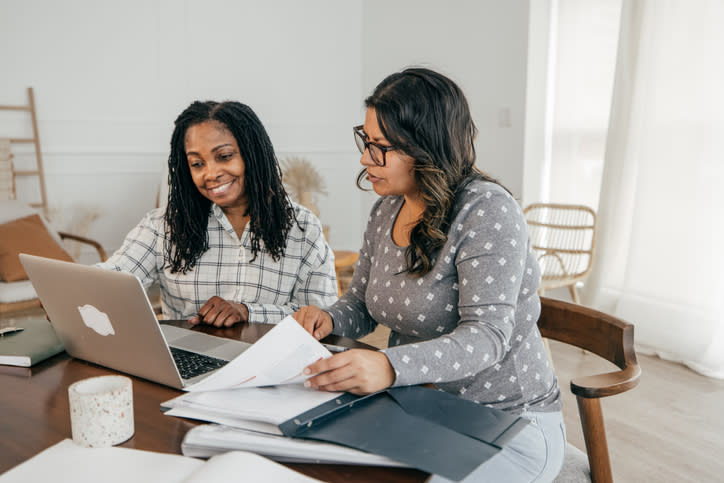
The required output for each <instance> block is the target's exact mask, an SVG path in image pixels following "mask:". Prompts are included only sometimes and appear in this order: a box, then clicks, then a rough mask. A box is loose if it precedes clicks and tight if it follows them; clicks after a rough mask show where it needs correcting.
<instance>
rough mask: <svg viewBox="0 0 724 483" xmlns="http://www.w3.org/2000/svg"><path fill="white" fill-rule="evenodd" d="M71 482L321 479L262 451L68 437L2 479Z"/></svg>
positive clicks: (304, 482) (8, 482)
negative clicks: (150, 447) (155, 447)
mask: <svg viewBox="0 0 724 483" xmlns="http://www.w3.org/2000/svg"><path fill="white" fill-rule="evenodd" d="M59 475H62V481H72V482H73V483H96V482H99V481H102V482H104V483H128V482H131V481H154V482H157V483H225V482H227V481H236V480H238V479H243V481H284V482H287V481H288V482H291V483H314V482H317V483H319V480H316V479H314V478H310V477H308V476H305V475H302V474H301V473H297V472H296V471H294V470H292V469H289V468H287V467H286V466H282V465H280V464H278V463H275V462H273V461H271V460H269V459H266V458H264V457H262V456H258V455H256V454H253V453H247V452H244V451H232V452H229V453H225V454H221V455H218V456H214V457H213V458H211V459H210V460H208V461H202V460H198V459H195V458H189V457H187V456H181V455H175V454H165V453H154V452H151V451H142V450H137V449H130V448H118V447H110V448H84V447H81V446H78V445H76V444H75V443H74V442H73V441H72V440H70V439H66V440H63V441H61V442H60V443H58V444H56V445H54V446H51V447H50V448H48V449H46V450H44V451H42V452H40V453H39V454H37V455H35V456H34V457H32V458H30V459H29V460H27V461H25V462H24V463H21V464H20V465H18V466H16V467H15V468H13V469H11V470H10V471H8V472H6V473H4V474H3V475H0V483H26V482H28V481H56V480H58V476H59Z"/></svg>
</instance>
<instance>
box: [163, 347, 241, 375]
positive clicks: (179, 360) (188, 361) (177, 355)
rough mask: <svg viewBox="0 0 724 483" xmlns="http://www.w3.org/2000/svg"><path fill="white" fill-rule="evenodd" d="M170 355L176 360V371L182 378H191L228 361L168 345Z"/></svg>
mask: <svg viewBox="0 0 724 483" xmlns="http://www.w3.org/2000/svg"><path fill="white" fill-rule="evenodd" d="M169 349H171V355H172V356H173V360H174V361H175V362H176V367H177V368H178V372H179V373H180V374H181V378H182V379H191V378H192V377H196V376H198V375H201V374H204V373H206V372H209V371H213V370H214V369H218V368H219V367H222V366H225V365H226V364H228V363H229V361H225V360H222V359H217V358H216V357H211V356H205V355H203V354H198V353H196V352H190V351H186V350H183V349H179V348H177V347H169Z"/></svg>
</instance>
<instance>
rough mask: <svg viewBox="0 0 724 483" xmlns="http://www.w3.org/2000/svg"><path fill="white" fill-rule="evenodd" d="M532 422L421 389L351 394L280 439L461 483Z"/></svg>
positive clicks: (288, 426) (298, 420)
mask: <svg viewBox="0 0 724 483" xmlns="http://www.w3.org/2000/svg"><path fill="white" fill-rule="evenodd" d="M528 423H529V421H528V420H527V419H524V418H520V417H516V416H513V415H510V414H508V413H506V412H504V411H501V410H498V409H493V408H489V407H487V406H484V405H481V404H476V403H474V402H472V401H468V400H465V399H461V398H458V397H456V396H453V395H452V394H448V393H446V392H442V391H437V390H434V389H429V388H426V387H421V386H408V387H399V388H391V389H388V390H386V391H383V392H379V393H375V394H372V395H369V396H354V395H352V394H349V393H345V394H344V395H342V396H340V397H338V398H335V399H333V400H331V401H328V402H326V403H324V404H321V405H319V406H317V407H315V408H313V409H311V410H309V411H306V412H304V413H302V414H299V415H297V416H295V417H294V418H292V419H290V420H287V421H285V422H284V423H282V424H280V425H279V429H281V431H282V433H283V434H284V435H286V436H291V437H295V438H307V439H314V440H320V441H327V442H331V443H337V444H342V445H345V446H349V447H352V448H356V449H360V450H362V451H366V452H369V453H374V454H378V455H382V456H386V457H388V458H391V459H393V460H396V461H399V462H401V463H405V464H407V465H409V466H412V467H415V468H418V469H421V470H423V471H427V472H429V473H433V474H438V475H442V476H444V477H446V478H449V479H452V480H455V481H459V480H461V479H463V478H464V477H465V476H467V475H468V474H470V473H471V472H472V471H473V470H475V468H477V467H478V466H480V465H481V464H482V463H484V462H485V461H487V460H488V459H490V458H491V457H492V456H494V455H495V454H496V453H498V452H499V451H500V450H501V449H502V447H503V446H504V445H505V444H507V443H508V442H509V441H510V440H511V439H512V438H513V436H515V435H516V434H518V432H520V430H522V429H523V428H524V427H525V425H526V424H528Z"/></svg>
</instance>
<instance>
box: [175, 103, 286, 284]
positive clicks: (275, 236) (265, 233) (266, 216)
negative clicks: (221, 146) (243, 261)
mask: <svg viewBox="0 0 724 483" xmlns="http://www.w3.org/2000/svg"><path fill="white" fill-rule="evenodd" d="M207 121H218V122H220V123H221V124H223V125H224V126H225V127H226V128H227V129H228V130H229V132H231V134H232V135H233V136H234V138H235V139H236V142H237V144H238V145H239V153H240V155H241V158H242V160H243V161H244V190H246V194H247V196H248V199H249V211H248V213H247V214H248V215H249V217H250V221H249V230H250V232H251V249H252V253H253V258H252V261H254V259H256V256H257V254H258V253H259V251H261V242H262V241H263V242H264V247H265V248H266V250H267V251H269V253H270V254H271V255H272V257H273V259H274V260H278V259H279V258H280V257H281V256H282V254H283V253H284V248H285V247H286V239H287V234H288V233H289V230H290V228H291V227H292V225H293V223H294V222H297V219H296V216H295V213H294V207H293V206H292V204H291V203H290V201H289V198H288V196H287V193H286V191H285V190H284V186H283V185H282V174H281V170H280V168H279V163H278V161H277V158H276V155H275V154H274V148H273V147H272V144H271V140H270V139H269V135H268V134H267V132H266V130H265V129H264V126H263V125H262V123H261V121H260V120H259V118H258V117H257V116H256V114H254V111H253V110H252V109H251V108H250V107H249V106H247V105H245V104H242V103H240V102H235V101H225V102H214V101H205V102H200V101H196V102H194V103H192V104H191V105H190V106H189V107H187V108H186V109H185V110H184V111H183V112H182V113H181V114H180V115H179V116H178V118H176V122H175V128H174V131H173V135H172V136H171V154H170V155H169V157H168V185H169V192H168V204H167V205H166V213H165V221H166V226H167V230H168V233H167V235H168V242H167V243H166V246H165V247H164V250H165V252H166V260H167V262H166V264H167V266H168V267H170V268H171V272H173V273H175V272H182V273H186V272H188V271H189V270H191V269H193V267H194V266H195V265H196V262H197V261H198V259H199V257H200V256H201V255H202V254H203V253H204V252H205V251H206V250H208V248H209V239H208V233H207V228H208V222H209V211H210V210H211V201H210V200H209V199H207V198H205V197H204V196H203V195H202V194H201V193H200V192H199V190H198V189H197V187H196V185H195V184H194V183H193V180H192V178H191V171H190V169H189V163H188V159H187V158H186V149H185V145H184V142H185V138H186V132H187V131H188V129H189V128H190V127H192V126H195V125H197V124H201V123H203V122H207Z"/></svg>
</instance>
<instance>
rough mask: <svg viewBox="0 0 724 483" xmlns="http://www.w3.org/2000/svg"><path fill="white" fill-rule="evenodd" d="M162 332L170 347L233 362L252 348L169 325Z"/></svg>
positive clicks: (238, 342)
mask: <svg viewBox="0 0 724 483" xmlns="http://www.w3.org/2000/svg"><path fill="white" fill-rule="evenodd" d="M161 331H162V332H163V335H164V336H165V337H166V340H167V341H168V345H170V346H173V347H178V348H179V349H184V350H187V351H191V352H197V353H199V354H206V355H208V356H212V357H218V358H219V359H224V360H227V361H230V360H232V359H233V358H235V357H236V356H238V355H239V354H241V353H242V352H244V351H245V350H246V349H247V348H249V347H250V346H251V344H248V343H246V342H241V341H238V340H232V339H226V338H223V337H216V336H213V335H208V334H203V333H200V332H192V331H190V330H188V329H182V328H180V327H173V326H169V325H161Z"/></svg>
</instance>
